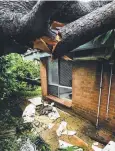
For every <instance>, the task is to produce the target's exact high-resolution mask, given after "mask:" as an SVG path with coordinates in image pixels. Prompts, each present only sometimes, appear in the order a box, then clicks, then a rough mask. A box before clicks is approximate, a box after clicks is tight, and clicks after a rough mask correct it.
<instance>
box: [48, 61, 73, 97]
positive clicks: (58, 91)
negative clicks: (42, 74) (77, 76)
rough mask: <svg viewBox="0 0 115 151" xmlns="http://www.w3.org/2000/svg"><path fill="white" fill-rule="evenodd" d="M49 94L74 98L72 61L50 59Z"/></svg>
mask: <svg viewBox="0 0 115 151" xmlns="http://www.w3.org/2000/svg"><path fill="white" fill-rule="evenodd" d="M47 71H48V94H50V95H53V96H56V97H60V98H62V99H65V98H66V99H72V62H70V61H66V60H62V59H61V60H54V61H51V60H50V58H49V59H48V66H47Z"/></svg>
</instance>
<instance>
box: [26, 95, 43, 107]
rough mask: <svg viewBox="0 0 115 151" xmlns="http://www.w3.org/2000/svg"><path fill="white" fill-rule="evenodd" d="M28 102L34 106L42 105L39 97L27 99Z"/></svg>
mask: <svg viewBox="0 0 115 151" xmlns="http://www.w3.org/2000/svg"><path fill="white" fill-rule="evenodd" d="M28 101H29V102H31V103H32V104H34V105H35V106H38V105H42V104H43V103H42V98H41V97H36V98H32V99H28Z"/></svg>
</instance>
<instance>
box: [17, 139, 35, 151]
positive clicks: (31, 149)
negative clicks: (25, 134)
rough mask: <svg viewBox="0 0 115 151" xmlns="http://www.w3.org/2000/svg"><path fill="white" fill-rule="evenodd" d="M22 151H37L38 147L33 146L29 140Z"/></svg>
mask: <svg viewBox="0 0 115 151" xmlns="http://www.w3.org/2000/svg"><path fill="white" fill-rule="evenodd" d="M20 151H37V150H36V145H35V144H33V143H32V142H31V141H30V139H27V141H26V142H25V143H24V144H23V145H22V147H21V148H20Z"/></svg>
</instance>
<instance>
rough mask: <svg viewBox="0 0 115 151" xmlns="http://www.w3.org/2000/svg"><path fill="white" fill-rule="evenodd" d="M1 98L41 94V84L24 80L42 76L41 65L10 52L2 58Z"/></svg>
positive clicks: (0, 74)
mask: <svg viewBox="0 0 115 151" xmlns="http://www.w3.org/2000/svg"><path fill="white" fill-rule="evenodd" d="M0 71H1V72H0V92H1V93H0V99H1V100H5V99H9V98H11V97H19V96H20V97H21V98H22V97H24V98H26V97H28V96H29V97H31V96H35V95H38V94H40V91H38V90H39V86H38V85H33V84H32V83H29V82H26V81H24V79H25V78H29V79H36V78H39V76H40V69H39V65H38V64H37V65H36V64H35V63H34V62H33V61H27V60H23V58H22V56H21V55H19V54H14V53H12V54H9V55H7V56H3V57H1V58H0Z"/></svg>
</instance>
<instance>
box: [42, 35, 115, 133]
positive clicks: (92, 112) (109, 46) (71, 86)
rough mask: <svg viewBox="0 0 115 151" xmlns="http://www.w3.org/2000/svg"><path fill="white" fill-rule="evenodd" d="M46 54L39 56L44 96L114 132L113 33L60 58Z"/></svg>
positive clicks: (114, 67)
mask: <svg viewBox="0 0 115 151" xmlns="http://www.w3.org/2000/svg"><path fill="white" fill-rule="evenodd" d="M46 54H47V53H46ZM46 54H45V55H42V56H41V57H40V74H41V86H42V95H43V98H44V99H45V100H47V101H54V102H57V103H59V104H61V105H64V106H66V107H68V108H71V109H72V110H73V111H74V112H76V113H77V114H79V115H81V116H83V117H84V118H86V119H88V120H90V121H91V122H93V123H94V124H95V125H96V126H97V127H99V126H108V128H112V130H113V131H114V126H115V95H114V94H115V75H114V72H115V65H114V34H112V35H111V37H110V38H109V40H107V41H106V43H105V44H101V42H100V41H98V40H97V41H96V42H94V40H92V41H90V42H88V43H86V44H84V45H82V46H80V47H78V48H76V49H75V50H73V51H71V52H70V53H69V54H67V57H63V58H61V59H56V60H52V59H51V55H50V54H47V55H46ZM68 58H69V59H68Z"/></svg>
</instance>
